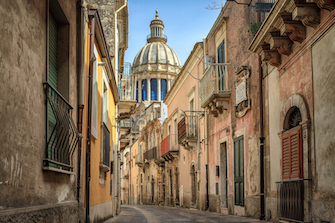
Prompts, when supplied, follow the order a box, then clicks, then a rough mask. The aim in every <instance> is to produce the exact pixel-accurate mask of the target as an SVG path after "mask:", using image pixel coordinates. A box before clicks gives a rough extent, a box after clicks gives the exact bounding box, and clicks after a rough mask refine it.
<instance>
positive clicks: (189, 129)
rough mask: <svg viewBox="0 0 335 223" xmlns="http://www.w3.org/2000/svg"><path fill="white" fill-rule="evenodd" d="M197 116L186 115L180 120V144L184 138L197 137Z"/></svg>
mask: <svg viewBox="0 0 335 223" xmlns="http://www.w3.org/2000/svg"><path fill="white" fill-rule="evenodd" d="M197 120H198V119H197V116H184V117H183V118H182V119H181V120H180V121H179V122H178V142H179V144H180V143H181V142H182V141H183V140H184V139H190V138H197V136H198V134H197V133H198V131H197V126H198V125H197V124H198V122H197Z"/></svg>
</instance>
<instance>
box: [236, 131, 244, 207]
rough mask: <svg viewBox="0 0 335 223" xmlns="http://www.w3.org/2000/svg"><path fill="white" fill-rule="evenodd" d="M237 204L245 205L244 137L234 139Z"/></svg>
mask: <svg viewBox="0 0 335 223" xmlns="http://www.w3.org/2000/svg"><path fill="white" fill-rule="evenodd" d="M234 179H235V205H241V206H244V139H243V136H240V137H238V138H236V139H235V140H234Z"/></svg>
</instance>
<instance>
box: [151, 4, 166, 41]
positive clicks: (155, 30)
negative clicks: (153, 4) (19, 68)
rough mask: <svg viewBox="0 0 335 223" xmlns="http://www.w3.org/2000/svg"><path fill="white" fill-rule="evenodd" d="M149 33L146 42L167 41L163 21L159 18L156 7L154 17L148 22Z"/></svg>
mask: <svg viewBox="0 0 335 223" xmlns="http://www.w3.org/2000/svg"><path fill="white" fill-rule="evenodd" d="M150 30H151V33H150V34H149V35H148V37H147V41H148V43H152V42H162V43H166V42H167V37H166V35H164V23H163V21H162V20H160V19H159V16H158V10H157V9H156V18H155V19H154V20H152V21H151V23H150Z"/></svg>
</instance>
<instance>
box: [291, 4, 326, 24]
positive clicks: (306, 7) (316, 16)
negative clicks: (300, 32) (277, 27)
mask: <svg viewBox="0 0 335 223" xmlns="http://www.w3.org/2000/svg"><path fill="white" fill-rule="evenodd" d="M292 19H293V20H300V21H301V22H302V24H304V25H305V26H311V27H313V28H316V27H317V26H318V25H319V24H320V10H319V8H318V7H317V6H316V5H315V4H297V5H296V7H295V9H294V10H293V12H292Z"/></svg>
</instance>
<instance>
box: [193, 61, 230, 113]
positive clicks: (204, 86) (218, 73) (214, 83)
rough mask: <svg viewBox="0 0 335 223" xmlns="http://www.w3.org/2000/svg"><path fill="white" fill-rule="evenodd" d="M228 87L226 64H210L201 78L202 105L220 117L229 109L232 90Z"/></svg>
mask: <svg viewBox="0 0 335 223" xmlns="http://www.w3.org/2000/svg"><path fill="white" fill-rule="evenodd" d="M227 89H228V72H227V66H226V65H224V66H223V65H222V66H219V65H215V66H213V65H210V66H209V67H208V68H207V69H206V71H205V73H204V75H203V77H202V78H201V80H200V88H199V92H200V93H199V95H200V105H201V107H202V108H207V109H208V110H209V113H210V114H213V115H214V117H218V115H219V114H222V113H223V111H224V110H228V103H229V100H230V95H231V91H230V90H227Z"/></svg>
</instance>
